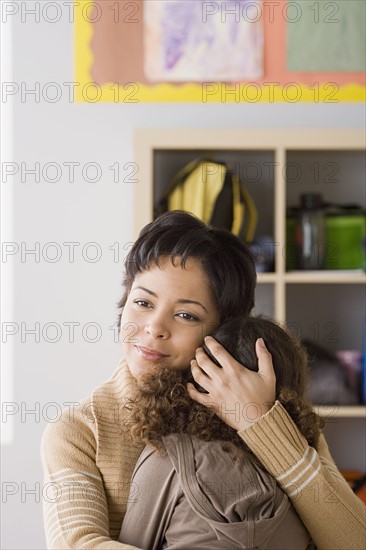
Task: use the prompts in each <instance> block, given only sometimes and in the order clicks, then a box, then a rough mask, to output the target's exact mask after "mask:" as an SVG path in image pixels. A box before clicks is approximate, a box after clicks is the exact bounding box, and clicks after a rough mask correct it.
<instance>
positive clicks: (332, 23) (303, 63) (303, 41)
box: [284, 0, 366, 71]
mask: <svg viewBox="0 0 366 550" xmlns="http://www.w3.org/2000/svg"><path fill="white" fill-rule="evenodd" d="M284 17H285V19H286V21H287V39H288V50H287V68H288V70H289V71H365V69H366V59H365V50H366V48H365V44H366V33H365V21H366V2H365V0H337V1H334V2H330V1H328V0H316V1H314V2H313V1H312V0H297V1H295V0H289V1H288V6H287V9H285V10H284Z"/></svg>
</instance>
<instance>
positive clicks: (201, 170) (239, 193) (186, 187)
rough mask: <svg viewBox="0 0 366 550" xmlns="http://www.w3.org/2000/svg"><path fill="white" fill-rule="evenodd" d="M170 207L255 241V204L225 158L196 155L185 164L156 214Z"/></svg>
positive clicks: (161, 198)
mask: <svg viewBox="0 0 366 550" xmlns="http://www.w3.org/2000/svg"><path fill="white" fill-rule="evenodd" d="M171 210H185V211H187V212H191V213H192V214H195V215H196V216H197V217H198V218H200V219H201V220H202V221H203V222H205V223H206V224H209V225H213V226H216V227H220V228H222V229H228V230H229V231H231V232H232V233H234V235H239V234H241V236H242V237H243V239H244V240H245V241H246V242H252V241H253V238H254V233H255V229H256V226H257V210H256V207H255V205H254V202H253V200H252V198H251V196H250V195H249V193H248V191H247V189H246V187H245V185H244V184H243V183H241V182H240V180H239V178H238V176H237V175H236V174H235V173H233V172H231V171H230V169H229V167H228V166H227V164H225V163H223V162H214V161H212V160H207V159H196V160H193V161H192V162H190V163H189V164H187V165H186V166H184V167H183V168H182V169H181V170H180V171H179V172H178V173H177V174H176V176H175V177H174V178H173V180H172V182H171V183H170V185H169V186H168V189H167V190H166V191H165V193H164V195H163V197H160V199H159V200H158V202H157V204H156V206H155V217H157V216H158V215H159V214H161V213H162V212H166V211H171ZM244 222H245V227H243V226H244Z"/></svg>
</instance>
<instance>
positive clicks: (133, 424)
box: [129, 316, 324, 449]
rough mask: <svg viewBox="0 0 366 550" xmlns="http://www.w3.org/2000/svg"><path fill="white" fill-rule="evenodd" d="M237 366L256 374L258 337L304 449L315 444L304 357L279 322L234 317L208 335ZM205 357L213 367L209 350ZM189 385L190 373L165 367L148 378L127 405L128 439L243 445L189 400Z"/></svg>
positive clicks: (316, 421) (317, 423) (317, 424)
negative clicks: (178, 436)
mask: <svg viewBox="0 0 366 550" xmlns="http://www.w3.org/2000/svg"><path fill="white" fill-rule="evenodd" d="M212 336H214V338H216V339H217V340H218V341H219V342H220V343H221V344H222V345H223V346H224V347H225V349H226V350H227V351H228V352H229V353H230V354H231V355H233V357H234V358H235V359H236V360H237V361H239V362H240V363H241V364H242V365H245V367H247V368H248V369H250V370H254V371H257V370H258V363H257V356H256V353H255V343H256V340H257V339H258V338H263V339H264V341H265V343H266V346H267V349H268V350H269V352H270V353H271V354H272V360H273V366H274V370H275V374H276V399H278V400H279V401H280V402H281V403H282V405H283V406H284V408H285V409H286V410H287V412H288V413H289V415H290V416H291V418H292V419H293V421H294V422H295V424H296V425H297V427H298V428H299V430H300V431H301V433H302V434H303V435H304V437H305V438H306V440H307V441H308V443H309V445H311V446H316V443H317V441H318V437H319V434H320V430H321V428H322V427H323V425H324V421H323V420H322V419H321V418H320V417H319V416H318V415H317V414H316V413H315V412H314V411H313V408H312V405H311V403H310V401H309V400H308V399H307V398H306V391H307V387H308V366H307V354H306V351H305V350H304V348H303V347H302V345H301V343H300V342H299V341H298V340H296V339H294V338H293V337H292V336H291V335H290V334H288V333H287V332H286V331H285V330H284V329H282V328H281V327H280V326H279V325H278V324H276V323H274V322H273V321H270V320H268V319H265V318H264V317H249V316H246V317H243V316H240V317H236V318H232V319H229V320H227V321H225V322H224V323H222V324H221V325H220V326H219V327H218V328H217V329H216V330H215V331H214V332H213V334H212ZM203 347H204V349H205V351H206V353H207V354H208V355H209V356H210V357H211V359H212V360H213V361H214V362H215V363H216V364H218V363H217V361H216V359H215V358H214V357H212V356H211V354H210V352H209V350H208V348H207V347H206V346H203ZM187 381H192V375H191V373H190V369H187V370H186V371H183V372H175V371H170V372H169V369H166V372H164V373H163V374H162V375H161V376H155V377H151V378H150V379H149V380H148V383H147V385H146V387H145V388H144V392H143V393H142V395H141V396H140V397H138V398H137V400H135V401H133V402H132V406H131V412H132V414H131V416H130V424H129V428H130V430H131V434H132V437H133V439H135V440H143V441H145V442H148V441H150V442H151V443H153V444H154V445H155V446H156V447H157V448H160V449H161V448H162V444H161V438H162V436H164V435H167V434H169V433H182V432H185V433H189V434H191V435H194V436H196V437H199V438H201V439H203V440H205V441H211V440H225V441H230V442H231V443H233V444H234V445H235V446H236V447H242V448H243V447H244V448H246V445H245V443H244V441H243V439H241V438H240V436H239V435H238V434H237V432H236V431H235V430H234V429H232V428H231V427H230V426H228V425H227V424H225V423H224V422H223V421H222V420H221V419H220V418H219V417H218V416H216V415H215V413H214V412H213V410H212V409H209V408H207V407H205V406H204V405H201V404H200V403H197V402H196V401H194V400H192V399H191V398H190V396H189V394H188V391H187V388H186V383H187Z"/></svg>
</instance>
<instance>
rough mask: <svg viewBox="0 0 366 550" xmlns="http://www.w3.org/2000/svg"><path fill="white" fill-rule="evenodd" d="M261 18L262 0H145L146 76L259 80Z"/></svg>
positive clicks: (180, 79)
mask: <svg viewBox="0 0 366 550" xmlns="http://www.w3.org/2000/svg"><path fill="white" fill-rule="evenodd" d="M262 19H263V18H262V0H236V1H231V0H230V1H226V2H207V1H202V0H153V1H151V0H146V1H145V2H144V70H145V74H146V77H147V78H148V79H149V80H151V81H155V82H157V81H160V82H162V81H173V82H189V81H195V82H197V81H198V82H203V81H227V82H234V81H240V80H248V79H253V80H255V79H259V78H260V77H261V76H262V75H263V23H262Z"/></svg>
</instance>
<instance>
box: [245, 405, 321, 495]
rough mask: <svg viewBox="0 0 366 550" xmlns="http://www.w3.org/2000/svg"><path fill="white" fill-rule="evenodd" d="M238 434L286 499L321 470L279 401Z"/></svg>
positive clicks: (314, 456)
mask: <svg viewBox="0 0 366 550" xmlns="http://www.w3.org/2000/svg"><path fill="white" fill-rule="evenodd" d="M238 434H239V436H240V437H241V438H242V439H243V440H244V441H245V443H246V444H247V445H248V447H249V448H250V449H251V451H252V452H253V453H254V454H255V455H256V457H257V458H258V459H259V460H260V462H261V463H262V464H263V466H264V467H265V468H266V469H267V470H268V471H269V473H270V474H271V475H273V476H274V477H275V478H276V479H277V481H278V482H279V483H280V485H281V487H282V488H283V489H284V490H285V492H286V493H287V494H288V495H289V496H293V495H295V494H297V493H298V492H300V491H301V489H302V488H303V486H304V483H305V484H306V485H307V484H308V483H309V482H310V481H311V480H312V479H313V478H314V477H315V476H316V475H317V473H318V472H319V470H320V461H319V457H318V454H317V452H316V451H315V449H313V448H312V447H309V445H308V442H307V441H306V439H305V437H304V436H303V435H302V434H301V432H300V431H299V430H298V428H297V426H296V425H295V424H294V422H293V421H292V419H291V417H290V416H289V414H288V413H287V411H286V410H285V409H284V407H283V406H282V405H281V403H280V402H279V401H276V403H275V404H274V406H273V407H272V409H270V411H268V412H267V413H266V414H265V415H264V416H262V417H261V418H260V419H259V420H258V421H257V422H256V423H255V424H253V425H252V426H251V427H250V428H248V429H246V430H242V431H240V432H238Z"/></svg>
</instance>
